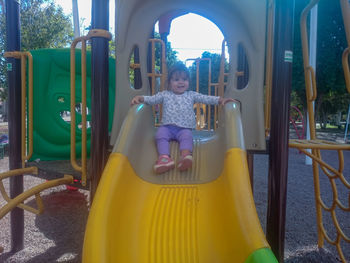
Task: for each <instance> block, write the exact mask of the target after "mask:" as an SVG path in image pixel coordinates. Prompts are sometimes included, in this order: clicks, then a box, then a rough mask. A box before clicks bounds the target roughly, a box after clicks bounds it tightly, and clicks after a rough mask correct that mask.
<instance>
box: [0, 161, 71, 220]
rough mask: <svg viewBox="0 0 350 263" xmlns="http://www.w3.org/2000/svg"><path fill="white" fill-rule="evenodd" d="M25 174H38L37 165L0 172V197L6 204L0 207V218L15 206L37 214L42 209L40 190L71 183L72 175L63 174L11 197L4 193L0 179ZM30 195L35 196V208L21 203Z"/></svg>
mask: <svg viewBox="0 0 350 263" xmlns="http://www.w3.org/2000/svg"><path fill="white" fill-rule="evenodd" d="M26 174H38V168H37V167H27V168H22V169H15V170H11V171H8V172H5V173H1V174H0V193H1V195H2V197H3V198H4V200H5V201H6V202H7V204H6V205H4V206H3V207H1V208H0V219H1V218H3V217H4V216H5V215H6V214H7V213H8V212H10V211H11V210H12V209H14V208H16V207H18V208H21V209H23V210H26V211H29V212H31V213H34V214H37V215H39V214H41V213H42V212H43V210H44V205H43V201H42V199H41V196H40V192H42V191H43V190H45V189H48V188H51V187H54V186H58V185H62V184H71V183H73V176H71V175H65V176H64V177H63V178H59V179H54V180H50V181H46V182H44V183H42V184H39V185H37V186H34V187H33V188H31V189H29V190H26V191H24V192H23V193H21V194H19V195H17V196H16V197H15V198H13V199H12V198H10V197H9V196H8V194H7V193H6V190H5V187H4V184H3V182H2V180H4V179H6V178H10V177H13V176H18V175H26ZM31 196H35V200H36V204H37V208H34V207H31V206H28V205H25V204H23V202H24V201H25V200H26V199H28V198H29V197H31Z"/></svg>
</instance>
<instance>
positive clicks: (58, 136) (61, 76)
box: [31, 49, 115, 160]
mask: <svg viewBox="0 0 350 263" xmlns="http://www.w3.org/2000/svg"><path fill="white" fill-rule="evenodd" d="M31 54H32V56H33V90H34V91H33V93H34V99H33V107H34V110H33V156H32V158H31V159H32V160H36V159H40V160H65V159H69V158H70V123H69V120H70V116H69V114H70V49H40V50H33V51H31ZM86 64H87V65H86V68H87V80H86V86H87V107H88V116H87V120H88V122H89V121H90V120H91V115H90V113H91V111H90V107H91V53H90V52H87V63H86ZM75 79H76V105H79V103H80V102H81V52H80V50H79V49H77V50H76V76H75ZM114 95H115V60H114V59H112V58H110V60H109V99H108V102H109V130H111V127H112V119H113V112H114ZM80 123H81V114H80V113H79V110H78V111H76V152H77V159H80V156H81V129H80V128H79V127H78V126H79V124H80ZM87 134H88V141H87V145H88V146H87V148H88V154H89V153H90V134H91V131H90V128H89V129H88V131H87Z"/></svg>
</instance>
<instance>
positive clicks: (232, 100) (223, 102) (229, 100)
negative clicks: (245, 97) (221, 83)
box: [219, 98, 237, 105]
mask: <svg viewBox="0 0 350 263" xmlns="http://www.w3.org/2000/svg"><path fill="white" fill-rule="evenodd" d="M227 102H237V100H235V99H232V98H220V99H219V104H220V105H225V104H226V103H227Z"/></svg>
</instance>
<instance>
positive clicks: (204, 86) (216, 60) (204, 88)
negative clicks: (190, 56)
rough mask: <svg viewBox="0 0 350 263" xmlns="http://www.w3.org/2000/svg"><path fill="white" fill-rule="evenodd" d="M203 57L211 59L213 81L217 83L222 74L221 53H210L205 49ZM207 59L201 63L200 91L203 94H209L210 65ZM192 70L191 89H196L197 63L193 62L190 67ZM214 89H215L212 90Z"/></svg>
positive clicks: (226, 65) (226, 64)
mask: <svg viewBox="0 0 350 263" xmlns="http://www.w3.org/2000/svg"><path fill="white" fill-rule="evenodd" d="M201 58H207V59H210V60H211V82H212V83H217V82H218V81H219V74H220V60H221V55H220V54H216V53H210V52H208V51H205V52H203V53H202V56H201ZM208 63H209V62H208V61H207V60H202V61H201V62H200V63H199V76H200V80H199V91H200V92H201V93H203V94H208V78H209V65H208ZM225 67H226V71H227V69H228V63H227V62H226V63H225ZM189 70H190V72H191V90H196V64H195V63H193V64H192V65H191V66H190V68H189ZM212 91H213V90H212Z"/></svg>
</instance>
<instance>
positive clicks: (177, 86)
mask: <svg viewBox="0 0 350 263" xmlns="http://www.w3.org/2000/svg"><path fill="white" fill-rule="evenodd" d="M169 86H170V90H171V91H172V92H174V93H175V94H182V93H184V92H185V91H186V90H188V87H189V79H188V77H187V76H186V73H185V72H175V73H174V74H173V75H172V77H171V79H170V83H169Z"/></svg>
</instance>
